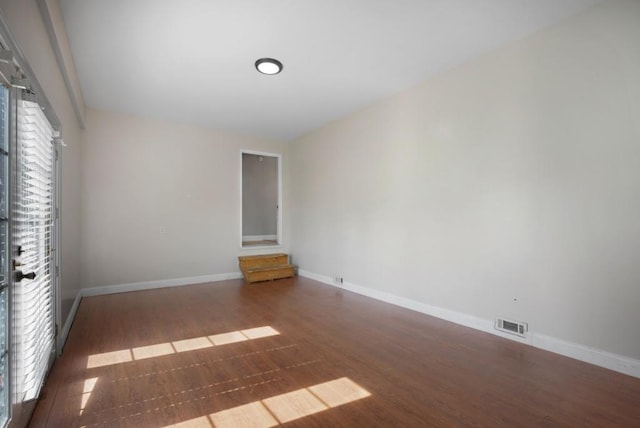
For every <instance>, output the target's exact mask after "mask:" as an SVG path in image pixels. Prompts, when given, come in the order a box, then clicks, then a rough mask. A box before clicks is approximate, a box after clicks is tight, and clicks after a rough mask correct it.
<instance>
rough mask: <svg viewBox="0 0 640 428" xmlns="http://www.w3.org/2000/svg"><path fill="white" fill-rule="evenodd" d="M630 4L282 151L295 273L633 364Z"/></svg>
mask: <svg viewBox="0 0 640 428" xmlns="http://www.w3.org/2000/svg"><path fill="white" fill-rule="evenodd" d="M639 23H640V2H637V1H611V2H605V3H602V4H600V5H598V6H595V7H593V8H591V9H589V10H588V11H586V12H584V13H582V14H580V15H578V16H576V17H574V18H571V19H570V20H567V21H565V22H563V23H561V24H559V25H556V26H554V27H550V28H549V29H547V30H544V31H542V32H540V33H537V34H535V35H533V36H531V37H528V38H526V39H524V40H521V41H520V42H518V43H516V44H514V45H511V46H509V47H507V48H504V49H501V50H499V51H496V52H493V53H491V54H489V55H486V56H484V57H482V58H480V59H478V60H475V61H473V62H471V63H468V64H466V65H464V66H461V67H459V68H456V69H453V70H450V71H448V72H445V73H443V74H441V75H440V76H439V77H437V78H434V79H431V80H428V81H426V82H425V83H424V84H422V85H421V86H418V87H416V88H413V89H412V90H409V91H407V92H404V93H402V94H399V95H397V96H395V97H393V98H390V99H387V100H385V101H383V102H380V103H377V104H375V105H373V106H371V107H370V108H368V109H366V110H364V111H361V112H359V113H356V114H354V115H351V116H349V117H347V118H344V119H342V120H339V121H337V122H334V123H332V124H330V125H328V126H326V127H323V128H321V129H319V130H317V131H315V132H313V133H311V134H309V135H307V136H305V137H303V138H301V139H299V140H298V141H295V142H293V143H292V144H291V145H290V151H289V162H290V164H291V165H292V170H291V172H290V173H291V176H292V177H293V178H294V179H293V180H292V184H291V188H290V191H291V200H292V204H293V205H292V212H291V217H292V225H291V227H292V235H293V241H292V252H293V254H294V261H295V263H297V264H298V265H299V266H300V267H301V268H302V269H305V270H306V271H310V272H315V273H317V274H320V275H326V276H329V277H335V276H341V277H343V278H344V280H345V281H348V282H349V283H353V284H357V285H360V286H364V287H369V288H371V289H373V290H380V291H383V292H387V293H391V294H394V295H397V296H401V297H404V298H409V299H413V300H415V301H418V302H424V303H426V304H429V305H433V306H437V307H442V308H447V309H450V310H453V311H457V312H462V313H466V314H470V315H473V316H476V317H480V318H483V319H489V320H491V319H494V318H495V317H496V316H502V317H507V318H512V319H515V320H520V321H524V322H528V323H529V326H530V329H531V330H532V331H535V332H537V333H541V334H545V335H549V336H552V337H556V338H559V339H562V340H565V341H569V342H575V343H578V344H582V345H585V346H589V347H594V348H597V349H602V350H606V351H609V352H612V353H616V354H619V355H623V356H628V357H632V358H636V359H637V358H640V335H638V332H637V331H636V327H637V326H638V325H640V311H639V310H638V308H639V307H640V286H639V284H640V263H639V262H638V260H639V256H640V221H638V219H639V218H640V120H639V119H640V25H638V24H639Z"/></svg>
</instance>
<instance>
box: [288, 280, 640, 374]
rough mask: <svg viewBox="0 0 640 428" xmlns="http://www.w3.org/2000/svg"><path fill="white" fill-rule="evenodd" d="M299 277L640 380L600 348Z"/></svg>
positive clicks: (630, 363) (625, 360) (639, 366)
mask: <svg viewBox="0 0 640 428" xmlns="http://www.w3.org/2000/svg"><path fill="white" fill-rule="evenodd" d="M298 275H300V276H302V277H305V278H309V279H313V280H316V281H318V282H322V283H324V284H328V285H331V286H333V287H336V288H341V289H343V290H347V291H352V292H354V293H357V294H361V295H363V296H367V297H371V298H372V299H376V300H380V301H383V302H386V303H390V304H392V305H396V306H400V307H403V308H407V309H411V310H414V311H416V312H421V313H423V314H426V315H431V316H434V317H436V318H441V319H444V320H447V321H451V322H453V323H456V324H460V325H463V326H465V327H470V328H473V329H476V330H480V331H483V332H486V333H490V334H493V335H496V336H500V337H503V338H505V339H509V340H513V341H516V342H520V343H525V344H527V345H531V346H534V347H536V348H540V349H544V350H546V351H550V352H553V353H556V354H560V355H564V356H566V357H570V358H573V359H576V360H580V361H584V362H586V363H589V364H593V365H596V366H599V367H604V368H606V369H609V370H614V371H616V372H619V373H624V374H627V375H630V376H634V377H637V378H640V360H636V359H633V358H629V357H625V356H622V355H618V354H613V353H611V352H607V351H602V350H600V349H594V348H590V347H588V346H584V345H580V344H577V343H572V342H568V341H565V340H561V339H557V338H554V337H550V336H546V335H543V334H539V333H535V332H530V333H529V335H528V336H527V337H525V338H523V337H518V336H513V335H510V334H507V333H503V332H500V331H498V330H496V329H495V328H494V323H493V321H492V320H487V319H483V318H479V317H475V316H472V315H468V314H464V313H461V312H456V311H452V310H449V309H444V308H440V307H437V306H431V305H427V304H425V303H421V302H417V301H415V300H412V299H407V298H405V297H400V296H396V295H394V294H391V293H387V292H384V291H379V290H374V289H371V288H367V287H362V286H360V285H356V284H351V283H348V282H344V283H342V284H336V283H335V282H334V281H333V279H332V278H331V277H329V276H325V275H320V274H317V273H314V272H309V271H307V270H304V269H298Z"/></svg>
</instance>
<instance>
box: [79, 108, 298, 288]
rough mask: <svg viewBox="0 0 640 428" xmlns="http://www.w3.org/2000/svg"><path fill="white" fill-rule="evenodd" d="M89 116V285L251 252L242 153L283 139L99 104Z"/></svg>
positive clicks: (164, 275) (222, 270)
mask: <svg viewBox="0 0 640 428" xmlns="http://www.w3.org/2000/svg"><path fill="white" fill-rule="evenodd" d="M86 118H87V129H86V131H85V132H84V140H83V153H82V167H83V204H82V237H83V239H82V266H83V276H82V277H83V282H84V284H85V287H97V286H108V285H119V284H130V283H137V282H145V281H156V280H168V279H177V278H191V277H200V276H210V275H218V274H226V273H233V272H237V271H238V261H237V256H238V255H242V254H250V253H251V252H250V251H244V250H241V249H240V242H241V238H240V221H241V219H240V197H241V196H240V165H241V157H240V152H241V150H243V149H244V150H255V151H266V152H271V153H282V152H283V148H284V145H283V143H280V142H274V141H269V140H261V139H257V138H253V137H244V136H238V135H233V134H228V133H223V132H217V131H214V130H208V129H203V128H198V127H194V126H191V125H185V124H178V123H171V122H167V121H159V120H151V119H144V118H139V117H134V116H130V115H125V114H117V113H109V112H104V111H99V110H94V109H87V114H86ZM283 165H285V169H286V159H283ZM285 174H286V172H285ZM286 181H287V180H286V176H285V178H284V183H285V184H284V187H285V189H286ZM283 193H284V194H283V199H284V202H283V205H284V207H285V209H286V190H285V191H284V192H283ZM284 217H285V221H286V217H287V216H286V212H285V216H284ZM286 235H287V234H286V228H285V234H284V239H285V243H286V239H287V236H286ZM283 250H284V251H286V250H287V248H286V246H284V247H282V248H279V249H277V251H283ZM254 252H255V250H254Z"/></svg>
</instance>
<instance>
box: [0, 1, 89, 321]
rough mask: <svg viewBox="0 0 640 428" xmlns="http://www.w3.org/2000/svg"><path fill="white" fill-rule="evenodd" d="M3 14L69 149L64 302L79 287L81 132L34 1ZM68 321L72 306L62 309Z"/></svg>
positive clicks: (64, 181) (64, 178)
mask: <svg viewBox="0 0 640 428" xmlns="http://www.w3.org/2000/svg"><path fill="white" fill-rule="evenodd" d="M0 10H1V11H2V16H3V17H4V20H5V22H6V23H7V25H8V26H9V29H10V30H11V32H12V33H13V36H14V37H15V39H16V41H17V43H18V45H19V46H20V49H21V50H22V52H23V53H24V55H25V57H26V59H27V61H28V62H29V64H30V65H31V68H32V69H33V71H34V72H35V74H36V77H37V79H38V81H39V82H40V84H41V85H42V87H43V89H44V91H45V93H46V96H47V98H48V99H49V101H50V102H51V104H52V105H53V108H54V109H55V112H56V114H57V115H58V117H59V118H60V121H61V123H62V136H63V138H64V141H65V143H66V144H67V147H66V148H63V149H62V151H61V166H62V168H61V204H60V208H61V223H62V224H61V234H60V244H61V248H60V250H61V266H60V277H61V281H60V286H61V294H62V298H63V299H70V298H74V297H75V290H76V289H78V288H79V287H80V286H81V283H80V257H79V256H80V200H81V196H80V152H81V147H80V133H81V131H80V128H79V125H78V122H77V121H76V117H75V114H74V111H73V107H72V105H71V101H70V98H69V95H68V93H67V89H66V86H65V84H64V80H63V78H62V75H61V74H60V70H59V69H58V63H57V62H56V58H55V56H54V53H53V50H52V48H51V44H50V42H49V37H48V34H47V31H46V29H45V27H44V24H43V22H42V18H41V15H40V11H39V9H38V6H37V3H36V2H35V1H23V0H12V1H8V0H1V1H0ZM63 307H64V311H63V312H65V313H63V314H62V321H64V320H65V318H66V312H67V311H68V309H69V305H63Z"/></svg>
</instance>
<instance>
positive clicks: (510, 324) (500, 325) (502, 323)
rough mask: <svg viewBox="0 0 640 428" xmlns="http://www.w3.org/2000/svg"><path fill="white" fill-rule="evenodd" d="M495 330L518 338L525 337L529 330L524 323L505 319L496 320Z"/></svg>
mask: <svg viewBox="0 0 640 428" xmlns="http://www.w3.org/2000/svg"><path fill="white" fill-rule="evenodd" d="M495 327H496V330H500V331H504V332H505V333H511V334H516V335H518V336H522V337H525V336H526V335H527V331H528V330H529V325H528V324H527V323H526V322H520V321H513V320H508V319H506V318H496V325H495Z"/></svg>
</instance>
